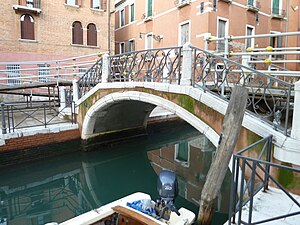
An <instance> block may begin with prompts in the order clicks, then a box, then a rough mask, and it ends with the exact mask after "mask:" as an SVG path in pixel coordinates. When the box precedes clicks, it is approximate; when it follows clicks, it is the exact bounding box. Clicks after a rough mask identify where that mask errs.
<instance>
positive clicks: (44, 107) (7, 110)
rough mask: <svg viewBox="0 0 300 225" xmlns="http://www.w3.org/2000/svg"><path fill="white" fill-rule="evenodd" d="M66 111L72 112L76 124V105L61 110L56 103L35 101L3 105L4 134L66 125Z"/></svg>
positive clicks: (73, 121) (72, 118)
mask: <svg viewBox="0 0 300 225" xmlns="http://www.w3.org/2000/svg"><path fill="white" fill-rule="evenodd" d="M65 110H70V118H68V120H70V121H71V123H72V124H74V123H76V117H75V103H74V102H72V105H71V106H70V105H68V104H66V107H63V108H59V105H58V104H56V103H55V101H33V102H30V103H28V102H13V103H4V102H2V103H1V117H2V118H1V122H2V124H1V126H2V134H6V133H7V132H8V133H12V132H15V130H16V129H23V128H30V127H38V126H44V127H45V128H46V127H47V126H49V125H54V124H59V123H65V122H66V120H65V113H63V112H64V111H65ZM62 118H64V119H62Z"/></svg>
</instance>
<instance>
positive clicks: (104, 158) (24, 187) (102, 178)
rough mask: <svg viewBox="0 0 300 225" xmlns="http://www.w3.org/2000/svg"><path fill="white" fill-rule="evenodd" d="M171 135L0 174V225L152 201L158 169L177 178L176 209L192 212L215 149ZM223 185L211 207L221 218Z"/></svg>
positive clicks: (189, 135) (193, 136)
mask: <svg viewBox="0 0 300 225" xmlns="http://www.w3.org/2000/svg"><path fill="white" fill-rule="evenodd" d="M176 130H177V131H176V132H175V131H170V130H169V129H167V130H166V131H165V133H164V132H162V131H161V130H160V132H159V133H157V132H156V134H150V136H148V137H144V138H141V139H139V140H138V141H136V140H135V141H133V142H130V143H126V144H123V145H118V146H113V147H112V146H109V147H103V146H102V147H101V149H99V150H98V151H94V152H89V153H82V152H79V151H78V152H75V153H72V154H71V155H67V156H61V157H57V158H55V159H49V160H45V161H42V162H36V163H32V164H28V165H22V166H15V167H13V168H6V169H5V170H4V169H3V170H1V171H0V172H1V175H0V181H1V183H0V200H1V201H0V218H1V222H0V225H6V224H15V225H19V224H20V225H24V224H28V225H40V224H44V223H46V222H50V221H56V222H62V221H64V220H66V219H69V218H71V217H73V216H76V215H79V214H81V213H83V212H86V211H89V210H91V209H94V208H96V207H99V206H101V205H103V204H106V203H108V202H110V201H112V200H115V199H118V198H121V197H123V196H125V195H128V194H131V193H133V192H137V191H141V192H146V193H149V194H150V195H151V196H152V198H154V199H155V198H156V197H157V191H156V179H157V175H158V174H159V172H160V171H161V170H162V169H163V168H168V169H171V170H174V171H176V173H177V175H178V180H179V195H180V196H179V197H178V199H176V202H175V203H176V205H178V206H184V207H187V208H189V209H191V210H193V211H194V212H195V213H197V209H198V208H197V206H198V203H199V199H200V194H201V189H202V187H203V185H204V182H205V178H206V174H207V172H208V169H209V166H210V163H211V161H212V160H213V157H214V154H215V148H214V146H213V145H212V144H211V143H210V142H209V141H208V139H207V138H206V137H205V136H203V135H199V133H198V132H196V131H195V130H194V129H192V128H190V127H189V126H187V125H182V124H181V125H180V130H179V132H178V129H176ZM150 133H151V132H150ZM154 133H155V132H154ZM73 147H74V146H73ZM153 149H155V150H153ZM226 180H227V181H226V182H224V184H223V187H222V191H221V193H220V195H219V198H218V203H217V210H218V211H220V212H224V213H227V211H228V210H227V205H228V202H229V183H228V182H229V181H230V178H229V174H227V175H226ZM216 224H217V223H216Z"/></svg>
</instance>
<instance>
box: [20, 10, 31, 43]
mask: <svg viewBox="0 0 300 225" xmlns="http://www.w3.org/2000/svg"><path fill="white" fill-rule="evenodd" d="M20 21H21V39H29V40H34V20H33V17H32V16H30V15H28V14H25V15H22V16H21V18H20Z"/></svg>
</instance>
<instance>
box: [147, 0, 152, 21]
mask: <svg viewBox="0 0 300 225" xmlns="http://www.w3.org/2000/svg"><path fill="white" fill-rule="evenodd" d="M146 1H147V8H146V10H147V11H146V12H147V14H146V17H151V16H152V15H153V2H152V0H146Z"/></svg>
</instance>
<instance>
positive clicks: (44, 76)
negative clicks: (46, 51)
mask: <svg viewBox="0 0 300 225" xmlns="http://www.w3.org/2000/svg"><path fill="white" fill-rule="evenodd" d="M38 67H39V74H38V78H39V82H43V83H46V82H48V81H49V75H50V68H49V67H50V65H49V64H40V65H38Z"/></svg>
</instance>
